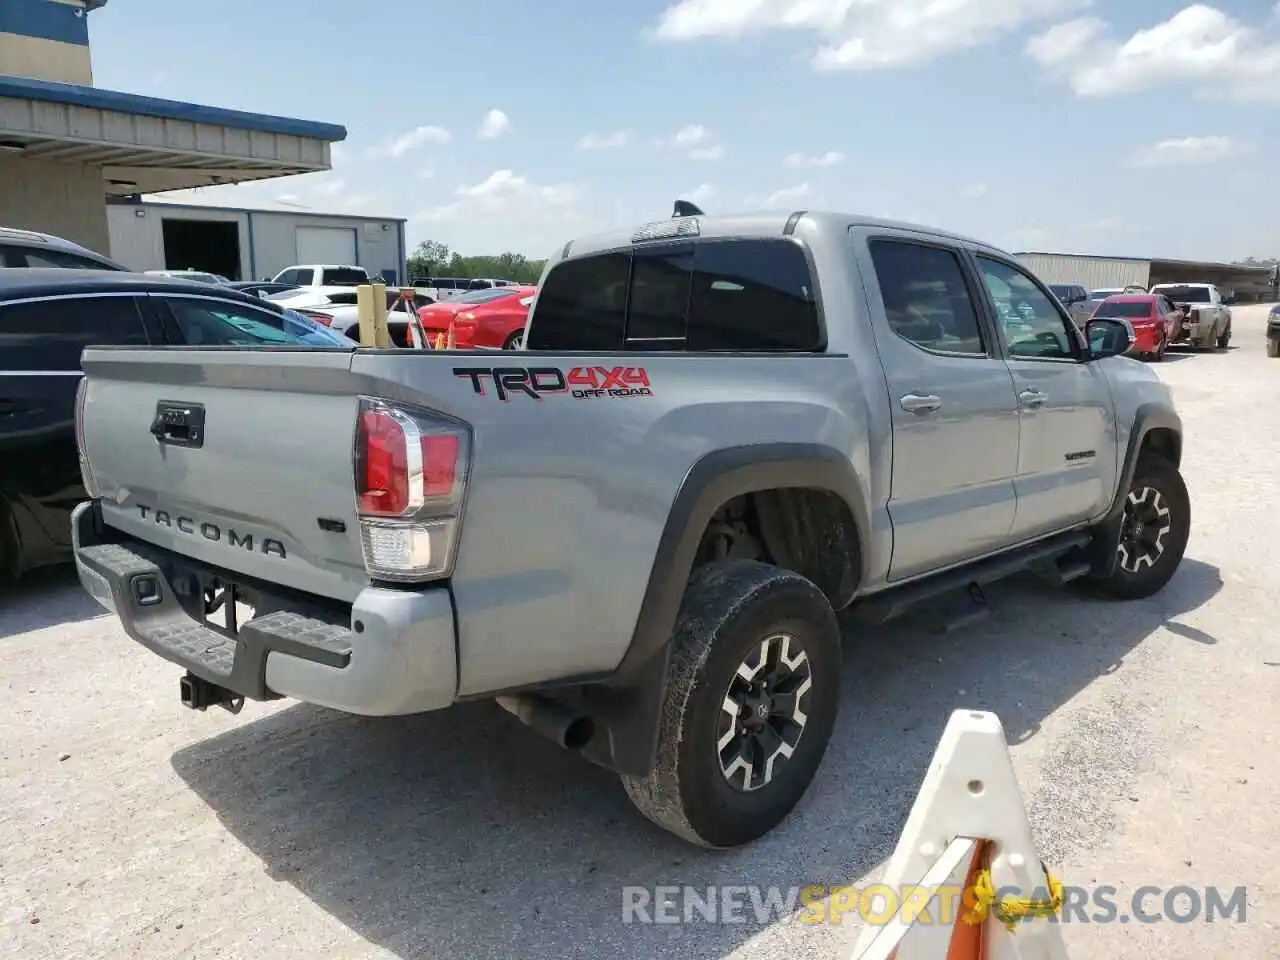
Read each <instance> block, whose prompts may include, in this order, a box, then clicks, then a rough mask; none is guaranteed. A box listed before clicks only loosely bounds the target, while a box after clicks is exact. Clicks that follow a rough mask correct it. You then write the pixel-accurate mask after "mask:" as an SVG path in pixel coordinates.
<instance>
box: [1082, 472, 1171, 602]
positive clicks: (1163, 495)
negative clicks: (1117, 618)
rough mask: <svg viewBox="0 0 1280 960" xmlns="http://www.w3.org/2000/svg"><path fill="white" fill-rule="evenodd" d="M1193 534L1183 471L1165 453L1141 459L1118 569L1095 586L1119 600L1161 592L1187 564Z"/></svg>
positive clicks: (1122, 532) (1120, 544) (1128, 498)
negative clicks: (1182, 564) (1180, 567)
mask: <svg viewBox="0 0 1280 960" xmlns="http://www.w3.org/2000/svg"><path fill="white" fill-rule="evenodd" d="M1190 535H1191V498H1190V497H1189V496H1188V495H1187V487H1186V484H1185V483H1184V482H1183V480H1182V474H1180V473H1179V472H1178V468H1177V467H1175V466H1174V465H1173V464H1172V463H1170V462H1169V461H1168V460H1166V459H1165V458H1164V457H1160V456H1156V455H1148V456H1143V457H1140V458H1139V460H1138V465H1137V468H1136V469H1135V470H1134V472H1133V481H1132V483H1130V484H1129V491H1128V493H1127V494H1126V496H1125V502H1124V516H1123V519H1122V521H1121V525H1120V539H1119V542H1118V543H1117V544H1116V562H1115V568H1114V569H1113V570H1112V572H1111V575H1110V576H1108V577H1106V578H1104V579H1100V580H1097V581H1095V582H1094V587H1095V588H1096V589H1097V590H1098V591H1099V592H1100V593H1103V594H1105V595H1107V596H1110V597H1115V598H1116V599H1118V600H1140V599H1142V598H1144V597H1149V596H1152V595H1153V594H1156V593H1159V592H1160V591H1161V590H1162V589H1164V586H1165V584H1167V583H1168V582H1169V580H1170V579H1171V578H1172V577H1173V575H1174V573H1176V572H1177V570H1178V565H1179V564H1181V563H1182V555H1183V554H1184V553H1185V552H1186V549H1187V539H1188V537H1189V536H1190Z"/></svg>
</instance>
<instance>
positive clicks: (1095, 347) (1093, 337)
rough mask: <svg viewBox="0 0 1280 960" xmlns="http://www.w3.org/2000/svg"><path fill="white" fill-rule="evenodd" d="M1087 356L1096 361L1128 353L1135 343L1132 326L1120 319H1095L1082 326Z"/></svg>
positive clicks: (1135, 338)
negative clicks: (1087, 345)
mask: <svg viewBox="0 0 1280 960" xmlns="http://www.w3.org/2000/svg"><path fill="white" fill-rule="evenodd" d="M1084 338H1085V340H1087V341H1088V343H1089V355H1090V356H1091V357H1092V358H1093V359H1095V360H1097V359H1101V358H1102V357H1116V356H1120V355H1121V354H1125V353H1128V352H1129V351H1130V350H1132V349H1133V345H1134V344H1135V343H1137V340H1138V338H1137V337H1136V336H1135V335H1134V332H1133V324H1131V323H1130V322H1129V321H1128V320H1125V319H1122V318H1120V317H1097V318H1095V319H1093V320H1090V321H1089V322H1088V323H1086V324H1085V325H1084Z"/></svg>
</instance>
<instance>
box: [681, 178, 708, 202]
mask: <svg viewBox="0 0 1280 960" xmlns="http://www.w3.org/2000/svg"><path fill="white" fill-rule="evenodd" d="M715 195H716V190H715V187H713V186H711V184H709V183H700V184H698V186H696V187H694V188H693V189H692V190H690V191H689V192H688V193H682V194H681V195H680V199H681V200H688V201H689V202H690V203H697V204H702V203H705V202H706V201H708V200H710V199H711V198H712V197H714V196H715Z"/></svg>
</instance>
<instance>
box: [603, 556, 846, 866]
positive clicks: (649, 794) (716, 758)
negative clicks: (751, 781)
mask: <svg viewBox="0 0 1280 960" xmlns="http://www.w3.org/2000/svg"><path fill="white" fill-rule="evenodd" d="M778 634H785V635H787V636H789V637H790V638H791V640H792V642H794V643H795V644H796V646H797V647H798V648H800V649H803V651H804V653H805V655H806V657H807V660H808V665H809V670H810V679H811V685H810V687H809V689H808V692H807V693H806V694H805V695H804V696H803V698H801V700H800V703H801V704H802V706H803V708H804V711H805V713H806V714H807V720H806V722H805V723H804V725H803V729H802V731H801V733H800V735H799V739H798V740H796V741H795V743H794V752H793V753H792V755H791V756H790V758H789V759H786V760H785V761H784V762H783V763H782V764H781V766H780V768H779V770H778V772H777V773H776V774H775V776H774V777H773V779H772V780H770V781H769V782H767V783H765V784H764V785H763V786H760V787H758V788H756V789H753V790H751V791H750V792H746V791H743V790H740V789H738V788H737V787H736V786H734V785H733V784H731V783H730V781H729V779H728V776H727V774H726V773H725V770H724V764H723V761H722V758H721V753H720V751H719V749H718V745H717V724H718V723H720V722H721V719H722V709H723V705H724V703H725V702H726V700H727V699H728V691H729V689H730V684H731V682H732V681H733V680H734V677H735V675H736V673H737V671H738V669H739V666H740V665H741V664H743V662H744V659H745V658H747V657H749V656H751V655H752V653H753V652H754V651H757V650H759V649H760V647H761V645H762V644H763V643H764V641H765V640H766V639H768V638H769V637H771V636H776V635H778ZM792 653H793V654H794V653H795V650H794V648H793V649H792ZM840 663H841V651H840V629H839V626H838V625H837V623H836V617H835V613H834V611H833V610H832V609H831V604H830V603H829V602H828V601H827V598H826V597H825V596H824V595H823V593H822V592H821V591H820V590H819V589H818V588H817V587H816V586H814V584H813V583H811V582H810V581H809V580H807V579H805V578H804V577H802V576H800V575H799V574H797V573H793V572H791V571H789V570H784V569H781V568H780V567H774V566H771V565H769V564H765V563H759V562H757V561H755V560H726V561H717V562H715V563H710V564H707V565H705V566H703V567H700V568H698V569H696V570H695V571H694V573H693V575H692V576H691V577H690V581H689V584H688V586H687V587H686V589H685V594H684V599H683V601H682V603H681V607H680V613H679V615H678V617H677V619H676V627H675V633H674V636H673V638H672V649H671V660H670V663H669V666H668V671H667V686H666V692H665V695H664V700H663V704H662V713H661V718H660V720H659V730H658V748H657V757H656V761H655V763H654V766H653V769H652V770H651V771H650V772H649V774H648V775H647V776H643V777H636V776H630V775H623V777H622V784H623V786H624V787H625V789H626V791H627V796H628V797H630V799H631V802H632V803H633V804H635V806H636V807H637V809H639V810H640V812H641V813H643V814H644V815H645V816H646V817H648V818H649V819H650V820H652V821H653V822H654V823H656V824H657V825H658V826H660V827H662V828H663V829H665V830H668V831H670V832H671V833H674V834H676V835H677V836H679V837H681V838H683V839H685V840H687V841H689V842H690V843H693V844H697V845H699V846H703V847H712V848H720V849H724V848H730V847H736V846H740V845H742V844H745V843H749V842H751V841H752V840H755V839H757V838H759V837H761V836H763V835H764V834H766V833H768V832H769V831H771V830H772V829H773V828H774V827H776V826H777V825H778V824H779V823H781V822H782V821H783V820H784V819H786V817H787V816H788V815H789V814H790V813H791V811H792V810H793V809H794V808H795V806H796V804H797V803H798V802H799V801H800V798H801V797H802V796H803V795H804V793H805V791H806V790H807V789H808V787H809V784H810V783H811V782H812V780H813V777H814V774H815V773H816V772H817V770H818V767H819V765H820V764H821V762H822V758H823V756H824V754H825V753H826V748H827V742H828V740H830V738H831V730H832V728H833V726H834V724H835V719H836V713H837V711H838V709H839V705H840Z"/></svg>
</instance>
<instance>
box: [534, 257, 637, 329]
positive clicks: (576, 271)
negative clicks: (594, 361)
mask: <svg viewBox="0 0 1280 960" xmlns="http://www.w3.org/2000/svg"><path fill="white" fill-rule="evenodd" d="M630 273H631V256H630V254H628V253H605V254H600V255H598V256H594V257H582V258H581V259H578V260H566V261H565V262H564V263H559V264H557V265H556V266H555V267H553V268H552V269H551V272H550V273H548V274H547V281H546V283H545V284H543V286H542V292H541V293H540V294H539V295H538V303H537V306H536V307H535V309H534V315H533V323H532V324H531V325H530V328H529V339H528V342H527V343H526V344H525V346H526V348H527V349H529V350H556V351H572V350H621V349H622V348H623V341H624V330H625V327H626V317H627V280H628V277H629V276H630Z"/></svg>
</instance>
